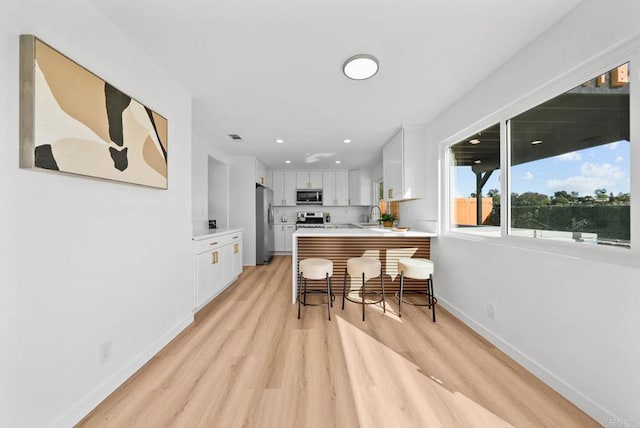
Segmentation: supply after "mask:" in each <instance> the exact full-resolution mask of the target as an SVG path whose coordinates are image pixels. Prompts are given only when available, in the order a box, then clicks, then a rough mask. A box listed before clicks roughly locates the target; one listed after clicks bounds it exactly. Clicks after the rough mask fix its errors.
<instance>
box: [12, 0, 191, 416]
mask: <svg viewBox="0 0 640 428" xmlns="http://www.w3.org/2000/svg"><path fill="white" fill-rule="evenodd" d="M20 33H32V34H35V35H37V36H38V37H40V38H42V39H43V40H44V41H46V42H47V43H49V44H51V45H52V46H53V47H55V48H57V49H59V50H60V51H62V52H63V53H65V54H66V55H68V56H69V57H71V58H73V59H74V60H76V61H77V62H79V63H80V64H82V65H84V66H86V67H87V68H89V69H90V70H92V71H94V72H96V73H97V74H99V75H100V76H101V77H103V78H105V79H106V80H107V81H109V82H110V83H112V84H114V85H115V86H116V87H118V88H120V89H121V90H123V91H124V92H126V93H128V94H129V95H131V96H133V97H135V98H136V99H138V100H140V101H141V102H143V103H144V104H146V105H147V106H149V107H151V108H153V109H154V110H156V111H158V112H159V113H161V114H163V115H164V116H165V117H167V118H168V121H169V189H168V190H158V189H152V188H148V187H142V186H134V185H126V184H120V183H115V182H107V181H99V180H91V179H86V178H80V177H74V176H65V175H62V174H56V173H45V172H37V171H29V170H20V169H18V58H19V56H18V35H19V34H20ZM0 93H1V94H2V97H0V140H2V144H0V198H1V199H0V343H1V344H2V345H1V347H2V350H1V351H0V426H3V427H41V426H48V425H56V426H71V425H72V424H73V423H75V422H77V421H78V420H79V419H80V418H81V417H83V416H84V415H85V414H86V413H87V412H88V411H90V410H91V409H92V408H93V407H94V406H95V405H96V404H98V402H99V401H101V400H102V399H103V398H104V397H105V396H106V395H107V394H108V393H110V392H111V391H112V390H113V389H114V388H115V387H117V386H118V385H119V384H120V383H121V382H122V381H124V380H125V379H126V378H127V377H128V376H129V375H130V374H131V373H132V372H133V371H134V370H135V369H137V368H138V367H139V366H141V365H142V364H143V363H145V362H146V361H147V360H148V359H149V358H150V357H151V356H152V355H153V354H154V353H155V352H157V351H158V350H159V349H160V348H161V347H162V346H163V345H164V344H165V343H166V342H167V341H168V340H170V339H171V338H173V337H174V336H175V335H176V334H177V333H178V332H179V331H181V330H182V329H183V328H184V327H185V326H186V325H187V324H188V323H189V322H191V320H192V308H193V299H194V296H193V260H192V253H191V228H190V218H191V212H190V206H191V203H190V194H191V189H190V187H191V180H190V174H191V172H190V160H191V159H190V156H191V153H190V150H191V100H190V97H189V95H188V94H187V93H186V92H185V91H184V90H182V89H181V88H180V87H178V86H177V85H176V84H174V83H173V82H172V81H171V80H170V79H169V78H168V77H167V76H166V75H164V74H163V73H162V72H161V71H159V67H158V66H157V64H154V63H152V62H151V61H150V60H149V59H147V58H146V57H145V55H144V54H143V53H142V52H141V50H140V49H138V48H136V47H135V46H133V45H132V44H131V43H130V42H129V41H128V40H127V39H126V38H125V37H124V36H123V35H122V34H121V33H120V32H119V31H118V30H117V29H116V28H115V27H114V26H113V25H112V24H111V23H110V21H108V20H107V19H105V18H104V17H103V16H102V15H101V14H100V13H98V12H97V11H96V10H95V9H94V7H93V6H91V5H90V4H89V3H87V2H86V1H84V0H66V1H65V0H61V1H56V2H47V1H26V0H25V1H19V2H0ZM107 340H110V341H111V343H112V352H113V355H112V358H111V360H110V361H109V362H108V363H107V364H106V365H104V366H102V367H99V366H98V358H97V346H98V344H99V343H101V342H103V341H107Z"/></svg>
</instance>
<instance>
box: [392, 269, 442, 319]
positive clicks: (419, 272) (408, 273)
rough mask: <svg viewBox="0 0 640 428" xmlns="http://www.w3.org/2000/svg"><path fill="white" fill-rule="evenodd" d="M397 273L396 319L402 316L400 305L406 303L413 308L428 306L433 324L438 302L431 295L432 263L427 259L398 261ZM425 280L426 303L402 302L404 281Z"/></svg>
mask: <svg viewBox="0 0 640 428" xmlns="http://www.w3.org/2000/svg"><path fill="white" fill-rule="evenodd" d="M398 271H399V272H400V291H398V292H397V293H396V297H397V298H398V317H401V316H402V312H401V305H402V303H407V304H409V305H414V306H428V307H430V308H431V312H432V314H433V322H436V303H438V300H437V299H436V298H435V296H434V295H433V262H432V261H431V260H428V259H407V258H403V259H400V260H398ZM405 278H411V279H425V280H426V281H427V303H412V302H407V301H406V300H402V295H403V293H404V292H405V291H404V279H405ZM406 293H420V294H422V292H421V291H407V292H406Z"/></svg>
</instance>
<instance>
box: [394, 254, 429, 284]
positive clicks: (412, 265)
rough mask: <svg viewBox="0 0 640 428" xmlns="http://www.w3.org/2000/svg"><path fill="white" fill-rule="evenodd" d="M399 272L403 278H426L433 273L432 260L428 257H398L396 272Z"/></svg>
mask: <svg viewBox="0 0 640 428" xmlns="http://www.w3.org/2000/svg"><path fill="white" fill-rule="evenodd" d="M401 272H402V273H404V276H405V278H412V279H428V278H429V277H430V276H431V275H432V274H433V262H432V261H431V260H428V259H408V258H404V259H400V260H398V273H401Z"/></svg>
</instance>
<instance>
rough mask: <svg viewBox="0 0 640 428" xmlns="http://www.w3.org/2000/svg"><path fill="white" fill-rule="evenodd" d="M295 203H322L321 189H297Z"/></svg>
mask: <svg viewBox="0 0 640 428" xmlns="http://www.w3.org/2000/svg"><path fill="white" fill-rule="evenodd" d="M296 204H298V205H322V189H298V190H296Z"/></svg>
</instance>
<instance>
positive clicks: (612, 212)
mask: <svg viewBox="0 0 640 428" xmlns="http://www.w3.org/2000/svg"><path fill="white" fill-rule="evenodd" d="M628 72H629V64H623V65H621V66H619V67H616V68H614V69H613V70H610V71H608V72H607V73H604V74H602V75H600V76H597V77H596V78H594V79H592V80H590V81H587V82H585V83H583V84H582V85H580V86H578V87H576V88H573V89H571V90H570V91H568V92H565V93H564V94H562V95H560V96H558V97H555V98H553V99H551V100H549V101H546V102H545V103H543V104H540V105H538V106H536V107H534V108H532V109H530V110H528V111H526V112H524V113H522V114H520V115H518V116H516V117H514V118H513V119H511V120H510V122H509V129H510V144H511V190H510V192H511V205H510V206H511V234H513V235H523V236H531V237H535V238H543V239H555V240H573V241H576V242H591V243H597V244H609V245H622V246H628V245H629V241H630V231H629V225H630V219H629V214H630V203H631V193H630V181H629V171H630V159H629V156H630V144H629V132H630V131H629V83H628V78H627V76H628Z"/></svg>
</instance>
